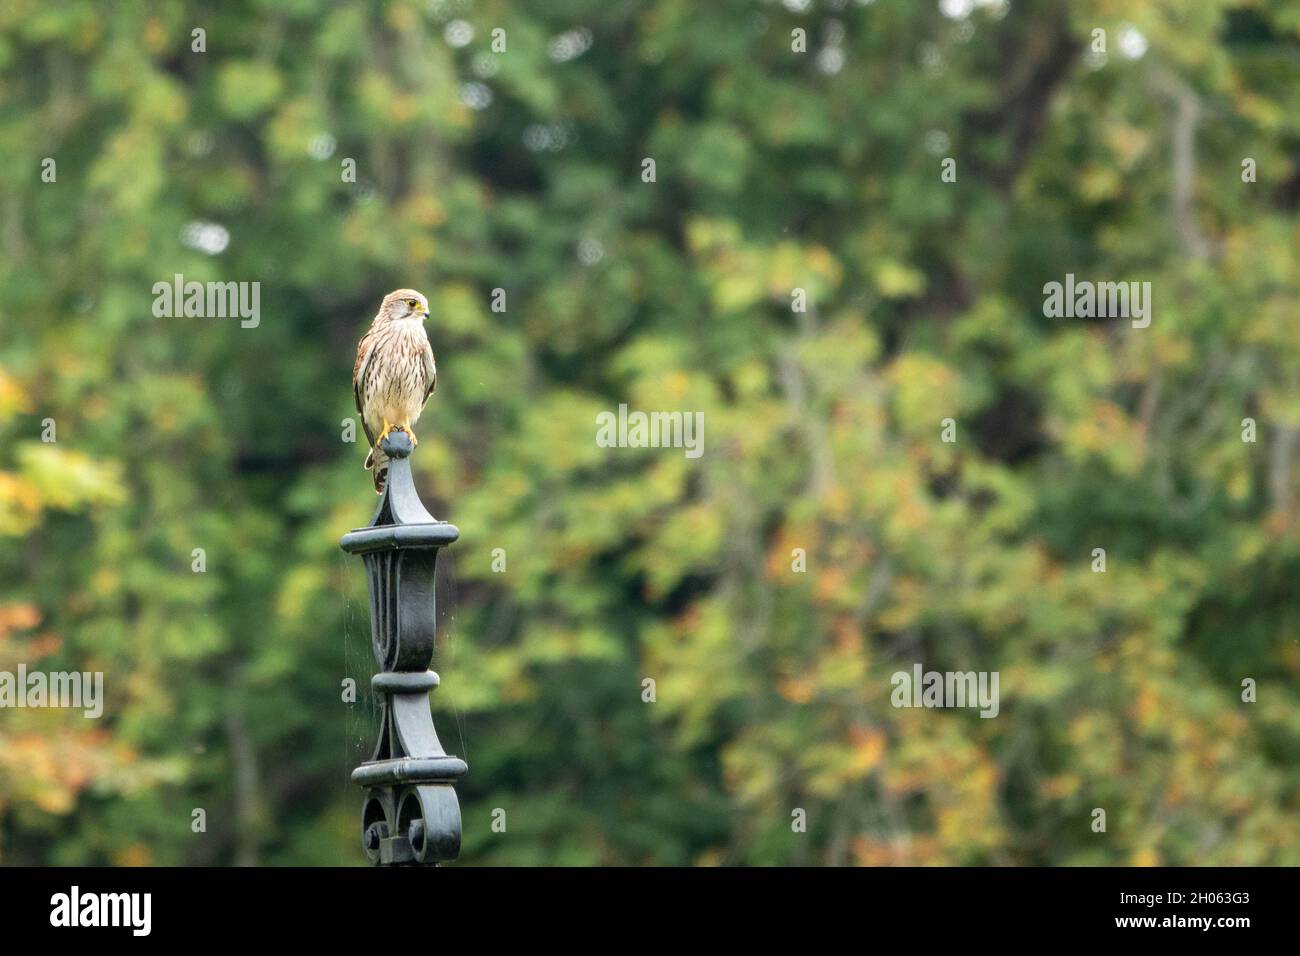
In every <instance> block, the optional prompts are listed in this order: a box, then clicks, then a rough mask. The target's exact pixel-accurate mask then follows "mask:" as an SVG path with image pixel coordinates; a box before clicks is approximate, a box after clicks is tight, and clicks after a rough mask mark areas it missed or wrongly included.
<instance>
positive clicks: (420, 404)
mask: <svg viewBox="0 0 1300 956" xmlns="http://www.w3.org/2000/svg"><path fill="white" fill-rule="evenodd" d="M428 314H429V302H428V300H427V299H425V297H424V296H422V295H421V294H420V293H418V292H416V291H415V290H414V289H398V290H397V291H396V292H390V293H388V295H386V296H384V301H383V304H382V305H380V306H379V312H377V313H376V314H375V318H374V321H373V322H371V323H370V328H369V330H367V332H366V334H365V335H363V336H362V337H361V344H360V345H358V346H357V364H356V365H355V366H353V369H352V393H353V395H355V396H356V399H357V411H358V412H360V413H361V427H362V428H363V429H365V432H366V438H367V439H369V441H370V454H368V455H366V468H367V470H370V471H373V473H374V480H375V493H376V494H383V491H384V481H385V479H386V478H387V477H388V456H387V455H385V454H384V452H383V449H381V448H380V447H379V443H380V442H381V441H383V440H384V439H385V438H387V437H388V433H389V432H391V431H392V430H393V429H395V428H400V429H402V430H403V431H404V432H406V433H407V434H408V435H410V436H411V443H412V444H413V445H414V444H418V442H417V441H416V438H415V432H413V431H411V426H412V425H414V424H415V423H416V421H418V420H419V418H420V412H422V411H423V410H424V405H425V403H426V402H427V401H428V400H429V396H430V395H431V394H433V389H434V386H436V385H437V384H438V370H437V367H436V366H435V365H434V364H433V349H432V348H431V347H430V346H429V337H428V336H427V335H426V334H425V332H424V319H425V316H427V315H428Z"/></svg>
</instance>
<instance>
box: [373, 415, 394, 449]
mask: <svg viewBox="0 0 1300 956" xmlns="http://www.w3.org/2000/svg"><path fill="white" fill-rule="evenodd" d="M396 427H397V426H396V425H394V424H393V423H392V422H390V421H389V420H388V419H387V418H385V419H384V430H383V431H381V432H380V433H379V437H378V438H376V439H375V444H376V445H378V444H379V443H380V442H382V441H383V440H384V439H385V438H387V437H388V436H389V435H391V434H392V433H393V429H394V428H396Z"/></svg>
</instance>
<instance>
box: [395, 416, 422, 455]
mask: <svg viewBox="0 0 1300 956" xmlns="http://www.w3.org/2000/svg"><path fill="white" fill-rule="evenodd" d="M397 427H398V428H400V429H401V430H402V431H404V432H406V434H408V435H410V436H411V447H412V448H414V447H415V446H417V445H418V444H420V439H418V438H416V437H415V432H413V431H411V420H410V419H409V418H408V419H407V420H406V421H404V422H402V424H400V425H398V426H397Z"/></svg>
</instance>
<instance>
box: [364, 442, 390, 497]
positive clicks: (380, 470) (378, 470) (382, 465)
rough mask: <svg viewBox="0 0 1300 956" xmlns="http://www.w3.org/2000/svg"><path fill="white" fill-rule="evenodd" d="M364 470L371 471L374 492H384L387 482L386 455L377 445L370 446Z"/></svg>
mask: <svg viewBox="0 0 1300 956" xmlns="http://www.w3.org/2000/svg"><path fill="white" fill-rule="evenodd" d="M366 471H369V472H371V473H372V474H371V477H372V478H374V480H375V494H377V495H382V494H383V493H384V485H386V484H387V483H388V456H387V455H385V454H384V451H383V449H382V448H380V447H379V446H377V445H375V446H372V447H371V449H370V454H368V455H366Z"/></svg>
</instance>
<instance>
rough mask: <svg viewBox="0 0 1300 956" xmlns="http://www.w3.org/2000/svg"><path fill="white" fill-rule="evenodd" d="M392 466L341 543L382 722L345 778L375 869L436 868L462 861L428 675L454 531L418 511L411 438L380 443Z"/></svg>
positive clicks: (451, 767) (447, 760) (448, 763)
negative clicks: (367, 636)
mask: <svg viewBox="0 0 1300 956" xmlns="http://www.w3.org/2000/svg"><path fill="white" fill-rule="evenodd" d="M380 447H381V448H382V449H383V450H384V453H385V454H387V455H388V457H389V458H390V459H391V460H390V461H389V463H388V482H387V485H386V486H385V488H384V494H383V497H382V498H381V499H380V501H379V507H378V508H377V509H376V510H375V516H374V518H372V519H371V521H370V524H368V525H367V526H366V527H364V528H359V529H357V530H356V531H349V532H348V533H347V534H345V535H344V536H343V538H342V540H341V541H340V542H339V545H340V547H342V548H343V550H344V551H347V552H348V553H350V554H359V555H361V557H362V558H363V559H364V560H365V562H366V574H367V578H368V579H369V585H370V629H371V634H372V637H373V643H374V651H375V660H376V662H377V663H378V667H379V673H377V674H375V676H374V677H373V678H372V679H371V682H370V683H371V686H372V687H373V688H374V690H375V693H377V694H378V695H379V696H380V699H381V701H382V704H383V717H382V722H381V724H380V729H379V743H378V744H377V745H376V746H375V752H374V756H372V757H371V758H370V759H369V760H367V761H366V762H365V763H363V764H362V765H361V766H359V767H357V768H356V769H355V770H354V771H352V780H353V782H354V783H357V784H360V785H361V786H363V787H365V788H366V799H365V804H364V805H363V807H362V810H361V840H362V846H363V847H364V849H365V853H366V857H367V858H368V859H369V860H370V862H371V863H374V864H376V865H395V864H402V863H413V864H437V863H439V862H440V861H443V860H454V859H456V857H457V855H458V854H459V853H460V832H461V828H460V803H459V802H458V801H457V799H456V791H455V789H454V786H455V783H456V781H457V780H458V779H460V778H461V777H462V776H464V774H465V771H466V770H467V769H468V767H467V766H466V765H465V761H463V760H461V759H460V758H459V757H451V756H448V755H447V753H446V752H445V751H444V750H443V749H442V744H441V743H439V741H438V735H437V733H436V732H435V731H434V729H433V717H432V715H431V714H430V712H429V691H431V690H433V689H434V688H435V687H437V686H438V675H437V674H435V673H434V672H433V671H431V670H429V665H430V664H431V663H432V662H433V642H434V636H435V632H436V623H437V610H436V605H435V603H434V567H435V565H436V562H437V560H438V549H439V548H441V547H445V546H446V545H449V544H451V543H452V542H453V541H455V540H456V539H457V538H458V537H460V532H459V531H458V530H457V529H456V526H455V525H451V524H448V523H447V522H445V521H438V520H437V519H435V518H434V517H433V515H431V514H429V512H428V510H426V509H425V507H424V503H423V502H421V501H420V497H419V495H418V494H416V491H415V482H414V481H413V480H412V478H411V462H410V455H411V452H412V451H413V450H414V448H413V445H412V442H411V437H410V436H409V435H408V434H407V433H406V432H404V431H396V430H395V431H393V432H391V433H390V434H389V435H388V436H387V437H386V438H384V439H383V440H382V441H381V442H380Z"/></svg>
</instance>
